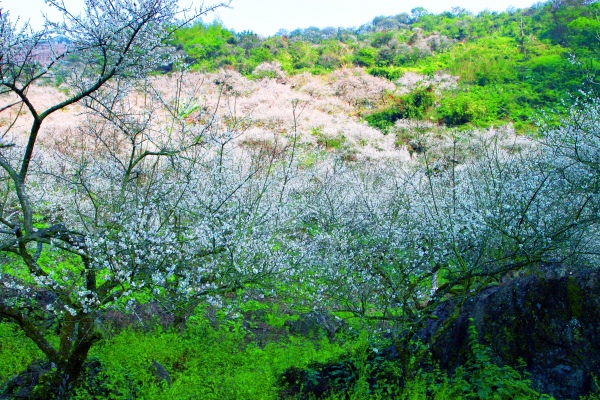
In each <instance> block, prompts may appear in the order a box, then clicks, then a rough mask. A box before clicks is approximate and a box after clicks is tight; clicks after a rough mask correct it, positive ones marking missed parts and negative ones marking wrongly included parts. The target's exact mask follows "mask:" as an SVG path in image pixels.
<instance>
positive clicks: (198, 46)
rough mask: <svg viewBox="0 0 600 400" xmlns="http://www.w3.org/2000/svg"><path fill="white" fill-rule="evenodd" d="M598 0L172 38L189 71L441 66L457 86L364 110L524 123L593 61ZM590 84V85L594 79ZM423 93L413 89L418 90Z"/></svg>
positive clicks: (375, 117)
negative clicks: (267, 33)
mask: <svg viewBox="0 0 600 400" xmlns="http://www.w3.org/2000/svg"><path fill="white" fill-rule="evenodd" d="M599 11H600V6H599V5H598V3H596V2H583V1H568V2H559V3H557V2H547V3H539V4H537V5H535V6H533V7H531V8H528V9H511V10H508V11H504V12H500V13H497V12H489V11H484V12H481V13H480V14H478V15H472V14H471V13H469V12H468V11H466V10H464V9H461V8H454V9H453V10H452V11H448V12H445V13H442V14H438V15H436V14H430V13H428V12H427V11H426V10H425V9H422V8H416V9H414V10H412V12H411V13H410V14H407V13H402V14H399V15H396V16H390V17H383V16H382V17H377V18H375V19H374V20H373V21H372V22H371V23H369V24H365V25H363V26H361V27H359V28H355V29H345V28H333V27H331V28H325V29H318V28H314V27H312V28H306V29H297V30H294V31H291V32H280V33H279V34H277V35H274V36H272V37H268V38H263V37H260V36H258V35H256V34H254V33H252V32H240V33H237V32H233V31H231V30H228V29H226V28H225V27H224V26H222V25H220V24H219V23H213V24H209V25H203V24H201V23H198V24H196V25H194V26H193V27H190V28H185V29H182V30H180V31H179V32H178V33H177V34H176V36H175V38H174V39H173V41H172V43H173V44H174V45H175V46H177V47H178V48H180V49H182V50H183V51H184V52H185V55H186V57H187V62H189V63H191V64H192V65H193V68H196V69H206V70H214V69H217V68H234V69H236V70H238V71H240V72H242V73H243V74H244V75H247V76H251V77H252V76H254V77H256V78H260V77H262V76H263V75H261V73H258V72H256V73H254V74H253V71H255V68H256V67H257V66H258V65H260V64H261V63H264V62H272V61H277V62H279V63H280V64H281V66H282V68H283V70H284V71H285V72H287V73H288V74H297V73H299V72H302V71H310V72H311V73H313V74H327V73H329V72H331V71H333V70H335V69H338V68H342V67H348V66H351V65H354V66H360V67H364V68H366V69H367V70H368V71H369V73H371V74H373V75H375V76H383V77H386V78H388V79H390V80H397V79H398V78H400V77H401V76H402V75H403V74H404V73H405V72H407V71H412V72H418V73H421V74H424V75H430V76H432V75H433V74H436V73H449V74H451V75H453V76H457V77H459V85H458V87H455V88H446V89H444V90H435V91H434V92H435V94H432V95H430V96H428V98H427V102H425V103H420V100H419V99H420V97H422V96H421V94H422V93H423V91H424V90H426V89H427V88H426V87H423V88H419V89H418V92H417V93H413V94H411V95H408V96H407V95H405V96H398V95H395V94H394V93H391V98H390V99H388V101H387V102H385V103H383V104H378V105H377V107H376V108H378V109H377V110H370V109H366V110H364V111H363V113H364V115H365V117H366V118H367V120H368V121H369V122H370V123H372V124H373V125H374V126H376V127H380V128H383V129H386V128H387V127H389V126H391V125H393V122H394V121H395V120H396V119H398V118H425V119H431V120H433V121H439V122H441V123H444V124H446V125H447V126H475V127H489V126H492V125H499V124H504V123H507V122H512V123H513V124H514V125H515V126H516V127H517V128H518V129H519V130H524V129H529V128H531V127H532V126H533V125H534V123H535V122H536V120H537V119H538V118H539V111H540V110H542V109H545V110H553V111H554V112H556V111H557V110H562V111H564V110H565V108H564V104H563V101H566V102H567V103H570V102H571V101H572V98H571V97H570V96H571V95H576V93H577V92H578V91H579V90H580V89H582V85H583V84H584V82H586V76H585V73H586V72H587V73H593V72H594V71H595V69H596V67H597V65H596V63H597V56H598V52H599V50H600V41H598V39H597V32H598V29H599V28H600V26H599V23H598V20H597V15H598V12H599ZM589 89H595V88H594V87H593V86H592V87H590V88H589ZM420 93H421V94H420Z"/></svg>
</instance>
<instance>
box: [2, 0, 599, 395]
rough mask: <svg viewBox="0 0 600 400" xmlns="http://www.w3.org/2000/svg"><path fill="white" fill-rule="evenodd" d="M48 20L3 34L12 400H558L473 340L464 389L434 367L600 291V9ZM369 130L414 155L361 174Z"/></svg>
mask: <svg viewBox="0 0 600 400" xmlns="http://www.w3.org/2000/svg"><path fill="white" fill-rule="evenodd" d="M48 2H49V3H50V4H51V5H54V6H55V7H56V8H58V9H59V10H62V11H63V16H64V17H65V20H66V23H65V24H50V23H49V24H47V25H46V26H45V27H44V29H43V30H42V31H41V32H36V33H32V32H31V31H30V30H28V29H19V28H18V26H17V25H15V24H14V23H13V22H11V19H10V14H9V13H6V12H3V13H1V14H0V50H1V52H0V78H1V79H0V100H1V101H2V103H1V104H0V113H2V118H1V119H0V128H2V139H1V140H0V182H1V183H2V185H0V199H1V201H0V279H1V285H0V382H3V383H2V385H1V386H0V396H4V397H7V398H11V397H13V398H15V397H23V396H27V397H29V398H34V399H35V398H38V399H45V398H65V399H66V398H74V399H77V398H81V399H85V398H115V399H121V398H148V399H153V398H207V399H211V398H214V399H223V398H225V399H235V398H244V399H245V398H248V399H254V398H256V399H275V398H311V397H319V398H331V399H337V398H340V399H341V398H350V399H366V398H375V399H376V398H381V399H384V398H406V399H413V398H417V399H421V398H434V399H454V398H500V399H512V398H531V399H538V398H545V397H547V395H544V394H541V393H540V390H542V389H545V388H543V387H535V388H534V387H532V386H533V384H532V382H531V381H530V380H529V375H528V372H527V371H528V369H527V368H528V364H527V362H526V361H522V362H521V361H519V362H517V363H516V364H514V365H502V364H501V363H499V362H498V361H497V360H496V359H494V357H493V355H492V354H491V353H490V350H489V349H488V348H487V347H486V346H485V345H484V343H483V342H484V340H485V338H483V340H482V338H480V337H479V335H478V332H477V329H476V328H475V325H474V324H471V325H470V327H469V328H468V331H467V332H464V334H465V336H466V337H467V346H468V354H467V356H466V357H465V359H464V360H463V361H464V362H463V364H462V365H461V366H459V367H458V368H456V369H453V370H443V369H442V368H441V367H440V366H439V363H438V360H435V359H433V356H432V352H431V345H432V343H433V341H434V340H435V339H436V337H437V336H438V335H439V334H440V332H443V330H444V328H446V327H447V326H448V325H449V324H451V323H452V321H453V318H456V317H457V315H458V313H459V312H460V310H461V307H462V306H463V305H464V304H465V303H466V302H467V301H470V300H472V299H473V298H474V296H477V294H478V293H481V292H482V291H484V290H486V289H487V288H490V287H497V285H498V284H500V283H502V282H503V281H504V280H507V279H508V280H510V279H513V278H515V277H517V276H520V275H536V276H544V275H552V276H554V274H557V275H560V274H563V275H565V274H566V275H569V274H571V273H573V272H577V271H579V270H584V269H586V268H591V269H597V268H598V265H600V264H599V263H600V260H599V258H598V255H600V240H598V239H599V237H598V234H599V232H600V229H599V228H600V162H599V159H600V158H599V156H598V149H599V148H600V132H599V129H598V126H599V124H600V101H599V100H598V96H597V94H596V93H595V92H594V86H595V82H596V81H595V80H594V78H595V77H594V76H593V74H594V68H595V61H594V59H595V57H596V56H597V54H596V52H597V51H598V44H597V43H598V42H597V41H596V40H595V39H596V34H597V33H596V32H597V31H598V29H597V27H598V23H597V19H596V11H598V10H599V8H598V5H597V3H590V4H588V3H584V2H565V3H556V2H555V3H547V4H539V5H537V6H535V7H533V8H531V9H526V10H509V11H507V12H503V13H489V12H483V13H481V14H479V15H477V16H474V15H471V14H469V13H468V12H466V11H465V10H462V9H453V10H452V11H451V12H447V13H443V14H440V15H432V14H429V13H428V12H427V11H426V10H424V9H421V8H417V9H414V10H412V12H411V14H400V15H397V16H394V17H378V18H376V19H375V20H373V22H372V23H370V24H367V25H365V26H362V27H360V28H358V29H335V28H327V29H322V30H321V29H316V28H308V29H304V30H297V31H293V32H282V33H281V34H280V35H275V36H273V37H270V38H261V37H259V36H257V35H255V34H253V33H251V32H243V33H235V32H232V31H230V30H228V29H226V28H225V27H223V26H221V25H219V24H211V25H204V24H202V23H195V24H192V25H190V26H186V24H185V23H182V22H181V21H178V22H176V21H177V18H176V17H177V16H179V15H180V14H179V11H178V10H179V9H178V5H177V1H176V0H163V1H160V2H156V1H154V0H136V1H133V0H110V1H109V0H97V1H92V2H89V4H88V6H89V7H88V10H87V11H86V14H84V15H82V16H77V15H73V14H70V13H68V12H66V11H65V10H64V9H63V7H64V2H62V1H59V0H48ZM115 4H117V6H115ZM210 10H211V8H208V9H204V10H202V14H203V13H205V12H208V11H210ZM191 21H192V20H190V21H188V22H191ZM175 23H178V24H183V26H179V25H174V24H175ZM59 34H60V35H61V37H62V38H63V39H64V43H67V44H68V46H65V45H64V44H60V45H59V44H58V43H56V41H55V38H56V36H57V35H59ZM166 44H170V45H174V46H176V47H178V48H179V50H180V53H179V54H173V52H172V51H170V50H171V49H168V50H167V51H165V49H164V48H165V45H166ZM40 49H46V53H45V55H44V56H40ZM178 55H179V56H183V57H176V56H178ZM188 67H189V68H191V69H192V70H206V71H209V72H210V71H213V70H219V72H215V73H214V74H209V73H201V74H200V73H199V74H195V73H192V72H190V71H189V70H188V69H187V68H188ZM350 67H356V68H350ZM231 69H236V70H237V71H238V72H240V73H241V74H242V75H240V74H239V73H237V72H232V71H231ZM160 70H163V71H164V72H170V74H168V75H160V74H159V73H157V71H160ZM365 70H366V71H367V72H368V74H369V75H364V71H365ZM206 71H203V72H206ZM286 74H287V76H286ZM303 74H304V75H303ZM411 74H414V75H411ZM417 74H418V75H417ZM291 75H295V76H297V78H298V79H297V80H295V81H294V80H292V77H290V76H291ZM315 76H317V77H318V78H319V80H311V79H313V78H314V77H315ZM411 76H419V77H425V78H424V79H422V83H421V84H419V83H417V84H413V85H409V84H408V83H406V81H403V79H405V80H406V79H408V78H410V77H411ZM456 77H457V79H458V81H456V79H455V78H456ZM321 78H322V79H321ZM383 78H385V79H383ZM386 79H387V80H386ZM419 79H421V78H419ZM390 81H394V82H398V84H397V85H395V84H394V83H391V82H390ZM291 82H295V84H297V85H298V86H299V87H300V86H302V85H304V86H302V88H299V89H298V90H296V91H293V92H291V93H292V94H293V97H292V98H289V97H286V96H285V94H286V93H289V92H285V93H284V92H283V90H282V87H286V88H288V86H290V87H291V86H293V85H292V83H291ZM307 82H308V83H307ZM403 82H404V83H403ZM295 84H294V85H295ZM311 85H312V86H311ZM306 86H308V89H306ZM261 88H267V89H268V90H269V91H267V90H265V91H263V92H261V91H260V90H261ZM407 88H409V89H410V90H407ZM292 89H294V90H295V88H291V89H290V91H291V90H292ZM300 89H302V90H304V92H301V91H300ZM369 89H371V91H369ZM360 91H364V92H365V93H359V92H360ZM308 92H310V93H308ZM47 93H50V96H47ZM265 93H266V94H267V95H265ZM326 93H329V94H331V93H333V94H331V95H329V94H327V95H326ZM44 94H46V97H44ZM252 96H256V97H258V101H256V102H254V103H252V102H250V101H249V98H250V97H252ZM261 96H262V97H261ZM328 96H329V97H328ZM320 98H323V99H325V100H324V101H323V103H322V104H318V106H319V107H320V108H317V107H316V108H315V109H314V110H313V109H310V106H311V105H312V103H317V102H318V100H319V99H320ZM563 101H564V102H563ZM275 103H285V104H283V106H282V107H281V108H279V109H278V108H277V107H276V105H275ZM261 105H263V106H264V109H260V106H261ZM280 105H281V104H280ZM72 109H76V110H77V112H74V111H72ZM282 109H283V110H284V111H285V112H281V110H282ZM340 110H341V111H340ZM543 110H548V111H549V113H548V115H549V116H548V115H547V116H545V117H544V115H543V113H540V111H543ZM346 112H347V114H348V115H343V116H342V115H341V114H343V113H346ZM69 113H72V114H77V117H76V118H73V119H72V120H70V121H71V124H70V125H69V126H67V127H65V126H63V125H58V128H56V127H57V125H52V123H53V122H54V123H55V124H56V120H59V121H61V120H63V119H64V120H67V116H68V115H70V114H69ZM552 113H554V114H552ZM330 114H332V115H334V117H335V118H336V119H339V120H342V119H344V121H345V122H344V123H346V125H335V126H334V128H331V126H329V125H328V124H327V123H328V122H329V120H327V119H326V117H328V116H330ZM57 115H60V116H59V117H57ZM542 117H543V118H542ZM311 118H312V120H311ZM538 118H540V119H542V121H541V124H540V125H539V127H538V128H539V130H538V131H536V132H532V133H535V135H532V136H534V137H535V138H530V137H525V136H516V135H515V134H514V131H513V130H512V128H511V126H509V124H508V123H511V122H512V124H513V125H514V126H515V127H517V128H518V129H520V130H522V131H528V130H529V129H530V128H533V125H534V123H535V122H536V119H538ZM53 119H54V120H53ZM306 121H308V122H306ZM315 121H316V122H315ZM324 121H325V122H324ZM358 121H361V122H360V123H359V122H358ZM362 122H367V123H368V124H369V125H371V126H372V127H376V128H377V129H379V130H381V131H383V132H386V133H392V132H393V133H394V134H395V137H393V138H392V139H394V140H392V147H393V150H394V151H395V152H396V153H400V152H403V154H404V153H408V152H409V151H410V152H411V154H410V156H408V154H407V156H406V158H405V159H404V160H403V161H401V160H400V158H398V157H396V158H384V157H380V158H376V157H370V156H362V155H361V154H358V150H357V148H361V147H367V145H370V143H371V142H369V140H371V139H372V137H375V139H372V142H373V143H376V144H375V146H377V145H378V144H380V143H383V140H384V139H386V138H390V137H391V136H392V135H391V134H388V135H387V136H384V135H382V134H381V133H380V132H378V131H375V130H374V129H372V128H370V127H368V126H367V125H366V124H365V123H362ZM497 125H505V126H503V127H501V128H497V129H488V130H484V129H483V128H487V127H492V126H497ZM339 126H342V127H351V128H352V129H353V130H355V131H356V132H349V130H350V128H348V129H347V130H344V129H341V128H338V127H339ZM46 127H48V128H47V130H44V129H45V128H46ZM50 127H53V129H51V128H50ZM446 128H452V129H446ZM475 128H481V129H479V130H475ZM351 134H352V135H354V136H356V137H358V139H357V138H356V137H354V136H351ZM253 135H254V136H253ZM369 135H371V136H369ZM378 140H379V142H377V141H378ZM375 150H376V151H378V152H379V153H384V151H383V149H375ZM357 154H358V155H357ZM359 155H360V156H361V157H359ZM396 155H397V154H396ZM578 290H579V289H577V290H575V289H573V290H572V291H571V292H570V295H571V297H572V299H571V300H573V299H575V300H577V299H581V298H582V296H581V295H580V292H579V291H578ZM534 303H535V302H532V304H534ZM438 307H446V308H447V314H448V315H447V316H446V319H445V320H444V321H441V323H440V326H441V328H440V330H438V331H435V332H433V333H432V335H431V338H429V340H430V341H429V342H428V341H427V339H426V338H424V336H423V335H422V334H421V333H422V332H423V330H424V329H426V328H427V327H428V326H429V325H430V324H429V322H430V321H432V320H437V319H440V317H439V316H438V314H436V313H435V311H436V310H437V309H438ZM538 307H541V306H540V305H538ZM574 307H575V308H576V307H581V306H580V305H579V304H577V305H575V306H574ZM582 314H583V311H582V310H581V309H578V310H577V312H576V313H573V315H574V316H575V317H577V316H581V315H582ZM575 317H574V319H573V322H572V325H573V326H574V328H573V331H574V332H578V331H577V329H576V328H577V324H578V321H577V319H576V318H575ZM570 322H571V321H570ZM507 334H508V333H507ZM573 336H575V334H573ZM587 378H589V380H590V381H591V380H594V379H596V377H593V376H589V377H587ZM591 391H592V388H591V385H590V388H589V390H588V392H591ZM590 395H591V396H592V398H593V396H594V394H593V393H592V394H590Z"/></svg>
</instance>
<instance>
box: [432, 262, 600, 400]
mask: <svg viewBox="0 0 600 400" xmlns="http://www.w3.org/2000/svg"><path fill="white" fill-rule="evenodd" d="M452 307H453V305H452V304H451V303H450V302H448V303H446V304H442V305H441V306H440V307H438V308H437V309H436V311H435V312H434V314H435V315H437V316H438V319H432V320H431V322H430V323H429V326H428V327H427V328H426V329H425V331H424V332H423V334H422V336H423V339H425V340H427V339H428V338H429V337H430V336H431V334H432V333H433V332H435V331H436V330H437V328H438V327H439V326H440V324H442V323H443V322H444V321H445V320H446V319H447V318H448V315H449V314H450V312H451V309H452ZM470 318H473V319H474V323H475V326H476V328H477V331H478V332H479V341H480V343H482V344H484V345H486V346H488V347H489V348H490V349H491V350H492V354H493V356H494V358H495V360H494V361H496V362H499V363H502V364H508V365H513V366H514V365H517V364H518V361H519V359H522V360H523V361H525V363H526V364H527V370H528V371H529V372H530V373H531V380H532V382H533V384H534V388H535V389H537V390H540V391H541V392H544V393H548V394H551V395H553V396H554V397H556V398H558V399H572V398H579V396H581V395H585V394H588V393H590V392H591V391H596V390H598V388H596V387H595V383H594V376H595V377H600V272H599V271H587V272H582V273H578V274H576V275H570V276H566V277H561V278H553V279H548V278H538V277H535V276H528V277H523V278H519V279H515V280H513V281H511V282H509V283H507V284H504V285H502V286H496V287H490V288H487V289H486V290H484V291H483V292H481V293H480V294H478V295H477V296H476V297H474V298H472V299H470V300H468V301H467V302H466V304H465V305H464V306H463V307H462V310H461V312H460V314H459V316H458V318H457V319H456V320H455V321H454V322H452V323H451V324H450V326H449V327H448V328H447V329H446V330H445V332H444V333H443V334H442V335H441V336H439V337H438V338H437V339H436V340H435V343H433V344H432V347H431V349H432V353H433V356H434V358H436V359H438V360H439V361H440V364H441V366H442V368H445V369H448V370H454V368H455V367H457V366H459V365H460V364H462V363H464V362H465V360H466V358H467V355H468V351H469V348H468V340H467V327H468V324H469V319H470Z"/></svg>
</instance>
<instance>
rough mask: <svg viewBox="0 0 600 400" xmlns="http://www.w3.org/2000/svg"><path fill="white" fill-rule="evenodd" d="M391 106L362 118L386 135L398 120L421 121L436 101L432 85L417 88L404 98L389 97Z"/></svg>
mask: <svg viewBox="0 0 600 400" xmlns="http://www.w3.org/2000/svg"><path fill="white" fill-rule="evenodd" d="M390 99H391V102H392V105H391V106H389V107H387V108H385V109H383V110H381V111H377V112H374V113H371V114H369V115H366V116H365V117H364V118H365V120H366V121H367V123H368V124H369V125H370V126H372V127H374V128H377V129H380V130H381V131H382V132H385V133H387V132H388V131H389V129H390V128H391V127H392V126H394V123H395V122H396V121H397V120H399V119H423V118H425V117H426V116H428V115H429V113H430V112H431V111H432V108H433V106H434V105H435V101H436V94H435V91H434V87H433V85H429V86H426V87H418V88H416V89H415V90H414V91H412V92H410V93H408V94H406V95H404V96H399V97H396V96H390Z"/></svg>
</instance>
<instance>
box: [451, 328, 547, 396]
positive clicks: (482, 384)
mask: <svg viewBox="0 0 600 400" xmlns="http://www.w3.org/2000/svg"><path fill="white" fill-rule="evenodd" d="M468 329H469V331H468V336H469V346H470V349H471V354H470V358H469V360H468V361H467V364H466V366H465V367H459V368H458V369H457V370H456V372H455V376H454V377H453V378H452V379H451V381H450V386H451V387H452V388H453V390H452V391H451V393H450V394H451V395H454V396H455V398H458V397H461V398H464V399H515V398H518V399H539V398H549V397H548V396H542V395H540V393H538V392H536V391H535V390H533V389H531V381H530V380H528V379H526V378H523V377H522V375H521V374H520V373H519V372H518V371H517V370H515V369H514V368H512V367H510V366H498V365H496V364H494V363H493V362H492V361H491V359H490V355H489V350H488V349H487V348H486V347H485V346H483V345H482V344H480V343H479V339H478V334H477V329H476V328H475V324H474V323H473V320H472V319H471V324H470V325H469V328H468Z"/></svg>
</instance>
